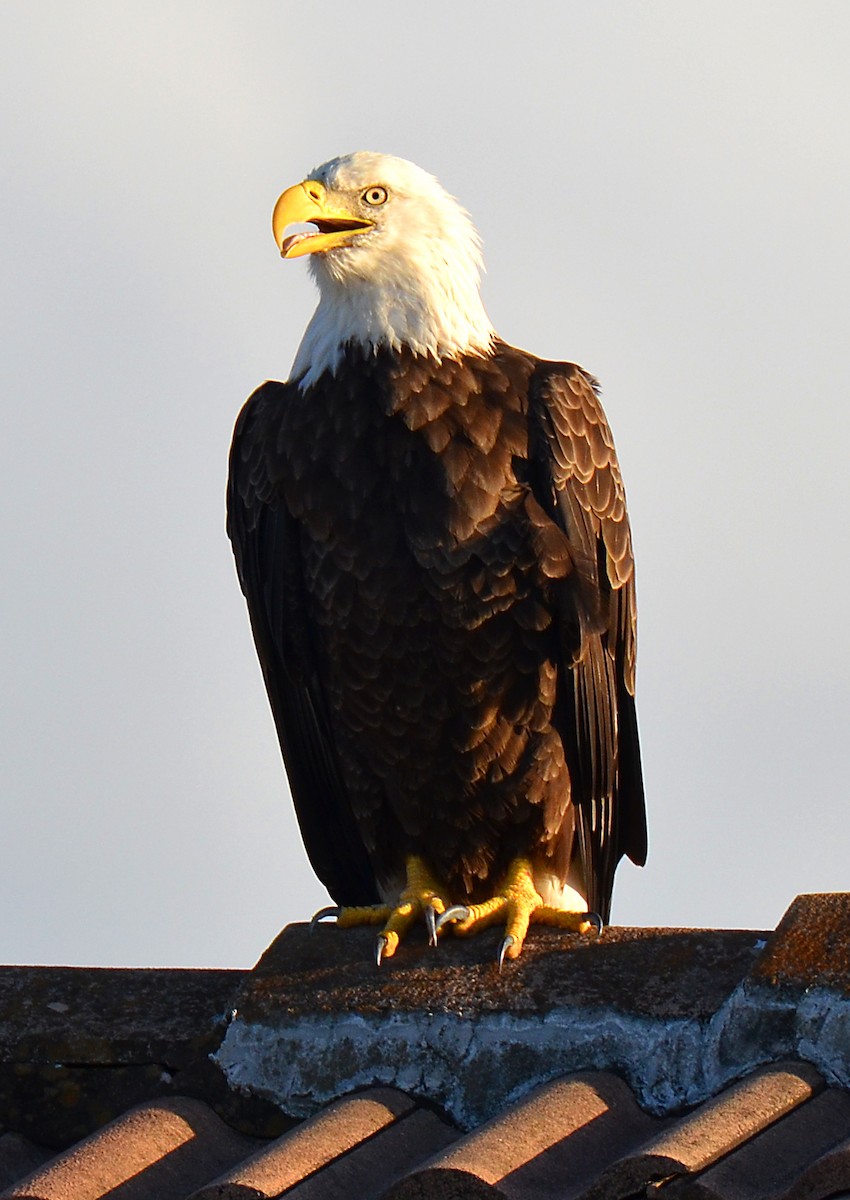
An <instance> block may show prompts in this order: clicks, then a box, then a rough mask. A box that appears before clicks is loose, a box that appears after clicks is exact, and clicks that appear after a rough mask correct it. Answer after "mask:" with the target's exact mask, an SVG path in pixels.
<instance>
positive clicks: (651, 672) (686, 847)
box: [0, 0, 850, 967]
mask: <svg viewBox="0 0 850 1200" xmlns="http://www.w3.org/2000/svg"><path fill="white" fill-rule="evenodd" d="M0 57H2V59H3V62H2V64H0V65H1V66H2V71H0V113H2V117H0V130H1V131H2V149H3V166H2V179H3V184H2V188H3V194H4V206H3V220H2V226H0V237H2V239H3V251H2V252H3V264H4V271H3V281H2V306H3V311H2V337H3V343H4V344H3V351H2V355H0V374H2V392H0V396H2V401H1V402H2V411H3V436H2V453H3V489H2V494H3V513H2V517H3V524H2V529H3V555H2V563H3V568H2V594H3V618H2V625H3V661H2V670H1V671H0V679H1V680H2V687H1V689H0V690H2V703H3V718H2V748H0V771H2V793H1V794H2V801H0V802H2V805H3V822H2V842H0V881H2V892H3V896H4V899H3V912H2V918H0V961H2V962H42V963H78V964H103V965H118V966H120V965H142V966H145V965H176V966H214V965H221V966H229V967H236V966H239V967H244V966H249V965H250V964H251V963H253V962H254V961H255V960H256V959H257V958H258V957H259V955H260V953H261V951H262V950H263V949H264V947H265V946H266V944H267V943H268V942H269V941H271V939H272V938H273V937H274V936H275V934H276V933H277V932H278V930H279V929H280V927H281V926H282V925H283V924H284V923H286V922H288V921H292V920H299V919H304V918H305V917H307V916H309V915H310V913H311V912H312V911H313V910H314V909H316V908H317V907H319V906H320V905H321V904H322V903H324V902H325V901H326V896H325V893H324V891H323V889H322V887H321V886H320V884H319V883H318V882H317V881H316V879H315V878H314V876H313V875H312V872H311V871H310V868H309V866H308V864H307V861H306V858H305V856H304V853H303V850H302V848H301V842H300V838H299V835H298V831H297V827H296V825H295V821H294V818H293V815H292V812H291V804H290V801H289V798H288V793H287V789H286V785H285V779H284V774H283V769H282V765H281V761H280V756H279V751H278V747H277V741H276V737H275V733H274V729H273V725H272V721H271V717H270V715H269V712H268V708H267V703H266V698H265V693H264V690H263V686H262V681H261V676H260V671H259V668H258V665H257V661H256V656H255V653H254V649H253V645H252V642H251V637H250V633H249V628H248V622H247V616H246V612H245V608H244V602H243V599H242V596H241V593H240V591H239V588H238V584H237V582H236V577H235V573H234V569H233V564H232V558H231V553H230V549H229V545H228V543H227V540H226V537H225V534H224V486H225V476H226V459H227V451H228V446H229V440H230V434H231V430H232V426H233V422H234V420H235V417H236V414H237V412H238V410H239V407H240V405H241V404H242V402H243V400H244V399H245V397H246V396H247V395H248V394H249V392H250V391H251V390H252V389H253V388H254V387H255V386H256V385H257V384H258V383H260V382H262V380H264V379H266V378H269V377H271V378H285V377H286V375H287V372H288V370H289V367H290V364H291V362H292V358H293V355H294V352H295V348H296V346H297V343H298V341H299V339H300V336H301V332H302V331H303V328H304V326H305V324H306V322H307V320H308V318H309V316H310V313H311V312H312V308H313V304H314V297H313V292H312V286H311V284H310V282H309V279H308V277H307V270H306V266H305V265H304V262H303V261H302V260H295V261H293V262H288V263H285V262H282V261H281V260H280V258H279V256H278V254H277V253H276V251H275V247H274V244H273V242H272V238H271V232H270V216H271V209H272V205H273V203H274V201H275V199H276V197H277V195H278V194H279V192H280V191H282V190H283V188H284V187H286V186H288V185H290V184H292V183H295V182H297V181H298V180H300V179H302V178H303V177H304V175H305V174H306V173H307V172H308V171H309V169H310V168H311V167H313V166H315V165H316V164H318V163H321V162H322V161H324V160H325V159H327V158H330V157H332V156H333V155H336V154H339V153H343V152H346V151H350V150H354V149H374V150H381V151H386V152H389V153H394V154H399V155H402V156H403V157H406V158H410V159H413V160H414V161H415V162H417V163H419V164H420V165H421V166H423V167H425V168H426V169H428V170H429V171H431V172H433V173H434V174H436V175H437V176H438V177H439V178H440V179H441V181H442V182H443V183H444V185H445V186H446V187H447V188H448V189H449V190H450V191H451V192H453V193H454V194H455V195H457V196H458V197H459V198H460V199H461V200H462V202H463V203H464V205H465V206H466V207H467V208H468V209H469V210H470V211H471V213H472V214H473V217H474V218H475V220H476V223H477V225H478V227H479V229H480V231H481V234H482V236H483V239H484V247H485V254H486V259H487V265H488V274H487V276H486V280H485V288H484V293H485V300H486V303H487V307H488V310H489V313H490V316H491V318H492V319H493V322H494V324H495V326H496V328H497V329H498V331H499V332H500V334H501V335H502V336H503V337H504V338H506V339H507V340H508V341H511V342H514V343H515V344H518V345H520V346H523V347H525V348H526V349H528V350H531V351H534V352H536V353H538V354H540V355H544V356H549V357H555V358H568V359H573V360H576V361H578V362H580V363H582V364H583V365H584V366H586V367H587V368H588V369H590V370H592V371H593V372H594V373H595V374H597V375H598V376H599V377H600V379H601V381H602V385H603V392H604V402H605V405H606V409H607V412H608V416H609V419H610V421H611V424H612V426H613V429H614V434H615V438H616V441H617V446H618V450H619V454H620V460H621V463H622V467H623V471H624V475H625V480H626V486H627V490H628V496H629V505H630V511H631V516H632V524H633V529H634V537H635V547H636V555H637V569H638V599H639V609H640V637H639V665H638V712H639V718H640V724H641V734H642V742H643V750H644V764H645V775H646V787H647V800H648V809H649V822H650V858H649V863H648V865H647V867H646V868H645V869H644V870H643V871H638V870H637V869H635V868H633V867H632V866H631V865H630V864H627V863H624V864H623V866H622V867H621V868H620V872H619V875H618V882H617V886H616V887H615V892H614V914H613V915H614V920H615V921H616V922H617V923H619V924H636V925H673V926H677V925H706V926H739V927H747V928H772V927H773V926H775V924H776V923H777V922H778V920H779V919H780V917H781V916H782V914H783V912H784V911H785V909H786V907H787V905H788V904H789V903H790V901H791V900H792V899H793V898H794V896H795V895H796V894H798V893H800V892H805V891H828V890H844V889H850V819H848V802H847V766H846V763H847V744H848V740H850V682H848V681H849V680H850V639H848V631H847V625H848V615H847V606H848V598H850V597H849V596H848V593H850V586H848V585H850V569H848V541H850V534H849V533H848V516H847V514H848V511H850V472H848V468H847V446H848V435H850V417H848V398H850V352H848V341H850V333H848V328H849V327H850V320H848V315H850V314H849V313H848V309H849V308H850V306H849V305H848V300H850V141H848V128H850V84H849V83H848V79H849V78H850V76H848V65H847V64H848V62H850V5H848V4H847V3H846V0H835V2H832V3H830V2H822V0H813V2H810V3H807V4H800V3H797V2H796V0H794V2H791V0H771V2H770V3H761V2H759V3H748V2H746V0H744V2H743V3H742V2H741V0H734V2H727V0H723V2H715V3H706V4H700V5H696V4H682V3H681V0H666V2H656V3H653V2H648V3H637V2H631V3H626V2H624V0H619V2H617V3H612V2H606V0H594V3H593V4H588V3H586V2H585V0H580V2H577V0H558V2H554V0H553V2H552V3H549V4H534V3H528V4H525V5H523V6H519V5H517V4H516V3H510V4H508V3H500V2H498V0H486V2H477V0H464V2H463V3H457V2H452V3H442V2H436V3H435V2H433V0H432V3H429V4H427V5H412V4H410V5H407V4H399V3H398V2H395V3H386V2H384V0H371V2H370V3H369V4H368V5H367V6H366V7H365V8H358V7H357V6H355V7H353V8H352V6H351V5H350V4H342V3H339V0H325V3H323V4H322V5H319V6H315V5H313V6H311V5H308V4H300V5H296V4H292V3H285V2H283V0H256V2H249V3H238V4H237V3H235V2H234V3H224V2H223V0H185V2H181V0H177V2H175V0H168V2H167V3H166V2H165V0H146V3H145V4H143V5H140V4H135V3H134V4H130V3H124V2H123V0H120V2H116V0H108V2H107V0H103V2H98V0H81V2H80V3H75V4H69V3H66V2H63V3H47V2H43V3H39V2H38V0H23V2H21V0H4V2H3V4H2V6H0Z"/></svg>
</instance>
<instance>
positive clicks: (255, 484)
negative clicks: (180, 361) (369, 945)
mask: <svg viewBox="0 0 850 1200" xmlns="http://www.w3.org/2000/svg"><path fill="white" fill-rule="evenodd" d="M288 391H289V385H287V384H282V383H266V384H264V385H263V386H262V387H261V388H258V390H257V391H256V392H254V394H253V396H251V398H250V399H249V400H248V402H247V404H246V405H245V407H244V408H243V410H242V412H241V413H240V416H239V419H238V421H237V423H236V429H235V431H234V435H233V445H232V448H231V452H230V477H229V480H228V487H227V531H228V534H229V536H230V540H231V542H232V544H233V552H234V555H235V558H236V569H237V571H238V574H239V582H240V583H241V585H242V590H243V592H244V593H245V598H246V600H247V602H248V612H249V614H250V617H251V628H252V630H253V633H254V641H255V643H256V646H257V654H258V655H259V659H260V665H261V666H262V670H263V677H264V679H265V683H266V689H267V691H268V694H269V700H270V702H271V707H272V713H273V715H274V721H275V725H276V726H277V733H278V737H279V739H280V746H281V750H282V752H283V759H284V762H285V764H286V772H287V775H288V777H289V784H290V788H291V791H292V798H293V801H294V804H295V811H296V814H297V816H298V823H299V825H300V826H301V833H302V835H303V838H304V844H305V846H306V849H307V853H308V855H309V857H310V861H311V863H312V864H313V868H314V870H315V871H316V874H317V875H318V876H319V878H320V879H321V881H322V882H323V883H324V885H325V887H327V889H328V891H329V892H330V894H331V895H332V896H333V898H334V900H335V901H336V903H337V904H342V905H351V904H358V905H359V904H372V903H377V902H378V900H379V897H378V893H377V888H376V884H375V877H374V873H373V871H372V868H371V866H370V864H369V859H368V857H367V854H366V850H365V847H364V845H363V841H362V839H361V837H360V834H359V832H358V830H357V826H356V823H355V821H354V817H353V815H352V811H351V804H350V801H349V797H348V795H347V792H346V788H345V785H344V783H343V781H342V776H341V773H340V768H339V763H338V761H337V756H336V752H335V749H334V742H333V737H332V734H331V730H330V725H329V721H328V716H327V707H326V703H325V697H324V693H323V690H322V687H321V684H320V682H319V679H318V675H317V672H316V668H315V662H314V659H313V654H312V650H311V640H310V634H309V628H308V621H307V613H306V609H305V595H304V588H303V582H302V576H301V550H300V538H299V530H298V525H297V522H296V521H295V519H294V518H293V517H292V515H291V514H290V512H289V511H288V509H287V507H286V504H285V503H284V499H283V492H282V487H281V479H280V457H279V450H278V445H279V442H278V436H277V434H278V430H279V427H280V424H281V421H282V416H283V413H284V411H285V405H286V402H287V393H288Z"/></svg>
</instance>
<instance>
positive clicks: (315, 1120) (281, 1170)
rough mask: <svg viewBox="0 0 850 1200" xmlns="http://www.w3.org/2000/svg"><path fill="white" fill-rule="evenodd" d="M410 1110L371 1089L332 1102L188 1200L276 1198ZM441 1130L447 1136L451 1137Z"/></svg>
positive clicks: (397, 1097)
mask: <svg viewBox="0 0 850 1200" xmlns="http://www.w3.org/2000/svg"><path fill="white" fill-rule="evenodd" d="M415 1111H416V1105H415V1103H414V1101H413V1100H411V1099H410V1098H409V1097H408V1096H405V1095H404V1093H402V1092H398V1091H395V1090H393V1089H391V1088H374V1089H372V1090H370V1091H368V1092H361V1093H359V1094H358V1095H355V1096H349V1097H347V1098H346V1099H344V1100H337V1101H336V1102H335V1103H334V1104H329V1105H328V1107H327V1108H325V1109H324V1110H323V1111H322V1112H321V1113H319V1114H318V1115H317V1116H315V1117H312V1118H311V1119H310V1120H308V1121H304V1122H303V1123H302V1124H301V1125H299V1126H298V1127H297V1128H295V1129H293V1130H292V1131H291V1132H289V1133H287V1134H284V1136H283V1137H281V1138H277V1139H275V1140H274V1141H273V1142H270V1143H269V1144H268V1145H267V1146H265V1147H264V1148H263V1149H261V1150H260V1151H258V1152H257V1153H256V1154H254V1155H252V1156H251V1157H250V1158H248V1159H246V1160H245V1161H244V1162H240V1163H239V1164H238V1165H237V1166H235V1167H234V1168H233V1169H232V1170H231V1171H228V1172H227V1174H225V1175H222V1176H220V1177H219V1178H218V1179H216V1180H215V1181H214V1182H213V1183H211V1184H210V1185H208V1186H206V1187H203V1188H201V1189H200V1191H198V1192H196V1193H195V1195H194V1196H193V1200H243V1198H244V1197H245V1196H249V1195H250V1196H252V1197H257V1198H258V1200H259V1198H265V1197H274V1196H279V1195H280V1194H281V1192H284V1191H285V1190H286V1189H287V1188H292V1187H294V1186H295V1185H296V1184H297V1183H300V1182H302V1181H303V1180H304V1179H305V1178H306V1177H307V1176H310V1175H312V1174H314V1173H315V1172H316V1171H320V1170H321V1169H322V1168H324V1167H327V1166H328V1165H329V1164H330V1163H331V1162H333V1160H334V1159H337V1158H339V1157H340V1156H342V1155H346V1154H348V1152H349V1151H351V1150H353V1149H354V1148H355V1147H358V1146H360V1147H361V1150H362V1146H363V1144H364V1143H366V1142H367V1141H368V1139H370V1138H374V1136H375V1135H376V1134H378V1133H381V1132H382V1131H385V1130H387V1129H388V1128H389V1127H390V1126H392V1125H394V1124H395V1123H396V1122H398V1121H400V1120H403V1119H406V1118H409V1117H410V1116H411V1114H413V1113H414V1112H415ZM445 1128H446V1131H447V1133H446V1136H447V1138H449V1137H451V1136H456V1135H452V1134H450V1133H449V1131H448V1127H447V1126H446V1127H445ZM440 1144H442V1143H440ZM323 1174H325V1173H324V1172H323ZM360 1195H361V1200H362V1193H361V1194H360Z"/></svg>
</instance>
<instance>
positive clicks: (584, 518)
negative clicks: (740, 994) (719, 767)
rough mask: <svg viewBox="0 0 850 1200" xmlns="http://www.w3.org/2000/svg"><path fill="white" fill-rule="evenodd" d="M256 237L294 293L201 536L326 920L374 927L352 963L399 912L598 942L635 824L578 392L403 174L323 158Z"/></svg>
mask: <svg viewBox="0 0 850 1200" xmlns="http://www.w3.org/2000/svg"><path fill="white" fill-rule="evenodd" d="M272 224H273V231H274V237H275V241H276V243H277V246H278V248H279V250H280V253H281V255H282V256H283V258H285V259H292V258H298V257H301V256H307V255H309V263H310V267H311V269H312V274H313V277H314V279H315V281H316V284H317V285H318V290H319V304H318V307H317V309H316V312H315V313H314V315H313V318H312V320H311V321H310V323H309V325H308V326H307V330H306V332H305V334H304V337H303V340H302V341H301V344H300V347H299V349H298V352H297V355H296V358H295V363H294V365H293V368H292V372H291V375H290V378H289V380H288V381H287V382H286V383H274V382H269V383H265V384H263V386H262V387H260V388H259V389H258V390H257V391H256V392H254V394H253V395H252V396H251V397H250V399H249V400H248V402H247V404H246V405H245V407H244V408H243V410H242V412H241V414H240V416H239V419H238V421H237V424H236V430H235V434H234V438H233V446H232V451H231V458H230V480H229V485H228V532H229V535H230V538H231V541H232V544H233V550H234V553H235V557H236V564H237V570H238V574H239V579H240V582H241V585H242V589H243V591H244V594H245V597H246V599H247V603H248V610H249V613H250V619H251V625H252V629H253V634H254V639H255V641H256V646H257V651H258V654H259V658H260V663H261V666H262V670H263V675H264V678H265V683H266V688H267V690H268V694H269V699H270V702H271V707H272V711H273V714H274V719H275V723H276V726H277V731H278V735H279V738H280V744H281V748H282V751H283V758H284V762H285V765H286V770H287V773H288V776H289V782H290V786H291V791H292V796H293V799H294V803H295V808H296V812H297V816H298V820H299V823H300V827H301V831H302V834H303V837H304V842H305V845H306V848H307V853H308V855H309V857H310V860H311V862H312V864H313V867H314V869H315V871H316V873H317V875H318V876H319V878H320V879H321V880H322V882H323V883H324V884H325V886H326V887H327V889H328V891H329V892H330V894H331V896H332V897H333V899H334V900H335V902H336V905H337V906H338V907H337V908H336V909H334V912H335V915H336V916H337V919H338V924H340V925H346V924H348V925H352V924H358V923H375V924H379V925H381V926H382V930H381V933H380V934H379V937H378V961H379V962H380V959H381V956H382V955H383V956H384V957H387V956H389V955H391V954H392V953H393V952H394V951H395V949H396V946H397V944H398V941H399V938H400V937H401V936H403V934H404V933H405V932H406V930H407V929H408V927H409V926H410V925H411V923H412V922H413V921H415V920H418V919H424V920H425V922H426V924H427V926H428V929H429V931H430V937H431V940H432V942H434V943H436V939H437V936H438V933H439V932H441V931H444V930H452V931H454V932H456V933H461V934H465V933H470V932H475V931H476V930H478V929H480V928H482V927H484V926H486V925H490V924H493V923H500V924H503V928H504V940H503V941H502V943H501V949H500V955H501V957H504V956H505V955H507V957H509V958H514V957H516V955H517V954H518V953H519V951H520V949H521V947H522V942H523V939H524V938H525V935H526V932H527V929H528V925H529V922H535V921H540V922H549V923H552V924H555V925H562V926H565V927H567V928H572V929H580V930H588V929H590V928H591V927H592V926H593V924H594V923H595V922H594V920H593V914H598V917H599V918H600V921H599V922H598V923H599V924H600V925H601V921H607V919H608V915H609V910H610V902H611V891H612V887H613V880H614V871H615V869H616V866H617V863H618V862H619V860H620V858H621V857H622V856H623V855H624V854H626V855H628V856H629V858H631V859H632V861H633V862H635V863H637V864H643V862H644V861H645V857H646V822H645V814H644V797H643V784H642V777H641V765H640V751H639V746H638V732H637V723H636V717H635V701H634V689H635V589H634V571H633V560H632V545H631V535H630V531H629V523H628V518H627V515H626V503H625V496H624V492H623V484H622V480H621V476H620V470H619V466H618V463H617V458H616V455H615V452H614V445H613V442H612V439H611V433H610V430H609V428H608V424H607V421H606V419H605V416H604V413H603V411H602V408H601V405H600V403H599V398H598V389H597V385H596V382H595V380H594V379H593V377H592V376H590V375H588V374H587V373H586V372H585V371H584V370H582V368H581V367H578V366H575V365H574V364H572V363H564V362H546V361H543V360H541V359H538V358H535V357H533V356H532V355H531V354H528V353H526V352H524V351H522V350H518V349H515V348H514V347H512V346H510V345H508V344H507V343H505V342H503V341H502V340H501V339H500V338H499V337H497V335H496V333H495V332H494V330H493V327H492V326H491V324H490V321H489V320H488V318H487V314H486V312H485V310H484V307H483V304H482V301H481V298H480V294H479V276H480V270H481V253H480V243H479V239H478V236H477V234H476V232H475V229H474V227H473V225H472V223H471V220H470V218H469V216H468V214H467V213H466V212H465V211H464V209H462V208H461V207H460V205H459V204H458V203H457V202H456V201H455V200H454V199H453V198H452V197H451V196H449V195H448V194H447V193H446V192H445V191H444V190H443V188H442V187H441V186H440V184H439V183H438V182H437V181H436V179H434V178H433V177H432V176H430V175H428V174H426V172H424V171H423V170H421V169H420V168H418V167H416V166H414V165H413V164H412V163H410V162H406V161H404V160H402V159H398V158H393V157H389V156H386V155H382V154H373V153H366V152H358V153H355V154H349V155H346V156H344V157H340V158H335V159H333V160H331V161H330V162H327V163H325V164H324V165H323V166H321V167H319V168H317V169H316V170H314V171H311V172H310V174H309V175H308V176H307V178H306V179H305V180H304V181H303V182H302V183H299V184H296V185H295V186H294V187H290V188H288V189H287V190H286V191H285V192H284V193H283V194H282V195H281V196H280V198H279V199H278V201H277V204H276V206H275V209H274V216H273V222H272ZM293 226H294V227H295V228H293ZM500 961H501V958H500Z"/></svg>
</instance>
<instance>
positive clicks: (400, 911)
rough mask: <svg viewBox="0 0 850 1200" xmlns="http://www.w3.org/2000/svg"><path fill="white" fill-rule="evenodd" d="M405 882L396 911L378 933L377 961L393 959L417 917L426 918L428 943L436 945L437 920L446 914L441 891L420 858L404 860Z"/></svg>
mask: <svg viewBox="0 0 850 1200" xmlns="http://www.w3.org/2000/svg"><path fill="white" fill-rule="evenodd" d="M405 872H406V876H407V883H406V885H405V888H404V891H403V892H402V893H401V895H400V896H399V898H398V903H397V904H396V906H395V908H393V909H391V910H389V916H388V919H387V923H386V924H385V925H384V928H383V929H382V930H381V932H380V933H379V934H378V946H377V959H378V965H379V966H380V963H381V959H382V958H392V956H393V955H394V954H395V952H396V949H397V947H398V944H399V942H400V941H401V939H402V938H403V937H404V935H405V934H406V933H407V931H408V929H409V928H410V926H411V925H412V924H413V922H414V921H415V920H416V918H417V917H418V916H420V915H421V916H422V917H424V919H425V924H426V926H427V927H428V941H429V942H430V943H431V945H432V946H436V944H437V918H438V917H439V916H440V915H441V914H442V913H444V912H445V911H446V903H445V900H444V899H443V897H442V896H441V894H440V893H441V891H442V888H441V887H440V884H439V883H438V882H437V880H436V879H435V878H434V876H433V875H432V874H431V871H430V869H429V868H428V866H427V864H426V863H425V862H424V860H423V859H421V858H419V857H418V855H415V854H411V855H409V856H408V858H407V859H406V860H405Z"/></svg>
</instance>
